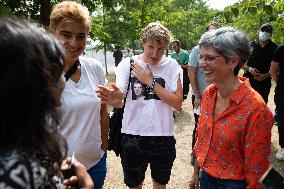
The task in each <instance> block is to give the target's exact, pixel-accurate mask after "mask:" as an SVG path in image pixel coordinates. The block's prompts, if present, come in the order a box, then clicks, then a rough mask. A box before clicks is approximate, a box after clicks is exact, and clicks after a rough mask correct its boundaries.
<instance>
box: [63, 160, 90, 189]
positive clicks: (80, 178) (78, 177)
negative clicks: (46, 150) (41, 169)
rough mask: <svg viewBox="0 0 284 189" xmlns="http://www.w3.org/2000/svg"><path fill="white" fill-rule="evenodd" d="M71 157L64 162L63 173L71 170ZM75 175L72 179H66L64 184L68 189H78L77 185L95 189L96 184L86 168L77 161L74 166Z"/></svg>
mask: <svg viewBox="0 0 284 189" xmlns="http://www.w3.org/2000/svg"><path fill="white" fill-rule="evenodd" d="M70 164H71V157H67V158H66V159H64V160H63V162H62V164H61V168H60V169H61V171H66V170H67V169H68V168H69V169H70ZM73 169H74V172H73V173H74V175H70V176H71V177H69V178H65V179H64V182H63V184H64V185H65V186H66V187H67V188H74V187H75V188H76V185H79V186H80V187H83V188H88V189H93V188H94V183H93V181H92V179H91V177H90V175H89V174H88V172H87V170H86V168H85V166H84V165H83V164H82V163H80V162H79V161H77V160H76V159H75V161H74V164H73Z"/></svg>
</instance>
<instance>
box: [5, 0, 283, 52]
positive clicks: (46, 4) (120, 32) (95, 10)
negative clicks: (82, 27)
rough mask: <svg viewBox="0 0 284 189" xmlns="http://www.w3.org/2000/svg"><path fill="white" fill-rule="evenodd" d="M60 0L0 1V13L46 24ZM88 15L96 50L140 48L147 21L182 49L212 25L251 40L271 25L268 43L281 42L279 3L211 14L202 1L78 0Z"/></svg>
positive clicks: (257, 0)
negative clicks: (157, 25)
mask: <svg viewBox="0 0 284 189" xmlns="http://www.w3.org/2000/svg"><path fill="white" fill-rule="evenodd" d="M58 2H60V0H0V15H2V16H3V15H5V16H17V17H26V18H29V19H32V20H34V21H36V22H38V23H41V24H43V25H46V26H47V25H48V24H49V14H50V12H51V9H52V6H53V5H54V4H56V3H58ZM79 2H81V3H82V4H84V5H85V6H87V7H88V9H89V11H90V12H92V29H91V33H90V35H91V37H92V38H96V39H98V40H100V41H101V42H103V45H102V46H101V48H104V49H105V50H112V49H113V47H114V45H121V46H122V47H124V48H127V47H131V48H134V49H139V48H140V42H139V34H140V29H141V28H142V27H144V26H145V25H147V24H148V23H149V22H152V21H160V22H161V23H163V24H164V25H165V26H167V27H168V28H169V29H170V30H171V32H172V34H173V36H174V37H175V38H177V39H179V40H180V41H181V43H182V47H183V48H184V49H191V48H193V47H194V46H195V45H196V44H197V43H198V40H199V38H200V36H201V35H202V34H203V33H204V32H205V27H206V25H207V24H208V23H210V22H212V21H218V22H220V23H221V24H222V25H223V26H233V27H237V28H239V29H241V30H243V31H245V32H246V33H247V34H248V36H249V37H250V39H251V40H255V39H256V38H257V34H258V30H259V27H260V25H261V24H262V23H266V22H269V23H271V24H272V25H273V27H274V30H273V40H274V41H275V42H276V43H284V36H283V33H284V22H283V16H284V15H283V14H284V13H283V12H284V1H283V0H240V1H239V2H237V3H235V4H234V5H232V6H228V7H226V8H225V10H223V11H220V10H213V9H210V8H209V7H208V6H207V5H206V0H81V1H79Z"/></svg>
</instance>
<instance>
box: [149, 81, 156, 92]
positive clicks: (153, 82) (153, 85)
mask: <svg viewBox="0 0 284 189" xmlns="http://www.w3.org/2000/svg"><path fill="white" fill-rule="evenodd" d="M155 85H156V80H155V79H154V78H153V81H152V85H151V87H150V88H151V89H152V90H154V87H155Z"/></svg>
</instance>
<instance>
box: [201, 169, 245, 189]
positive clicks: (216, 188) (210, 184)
mask: <svg viewBox="0 0 284 189" xmlns="http://www.w3.org/2000/svg"><path fill="white" fill-rule="evenodd" d="M246 186H247V183H246V182H245V181H241V180H227V179H219V178H214V177H212V176H210V175H208V174H207V173H206V172H205V171H204V170H202V172H201V176H200V189H245V188H246Z"/></svg>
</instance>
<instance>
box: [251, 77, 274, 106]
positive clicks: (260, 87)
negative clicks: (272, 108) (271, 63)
mask: <svg viewBox="0 0 284 189" xmlns="http://www.w3.org/2000/svg"><path fill="white" fill-rule="evenodd" d="M249 82H250V85H251V87H252V88H253V89H254V90H256V91H257V92H258V93H259V94H260V95H261V96H262V98H263V100H264V102H265V103H266V104H267V102H268V95H269V93H270V88H271V80H270V79H268V80H264V81H257V80H255V79H251V78H250V79H249Z"/></svg>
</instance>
